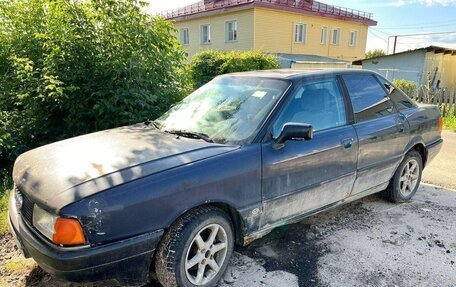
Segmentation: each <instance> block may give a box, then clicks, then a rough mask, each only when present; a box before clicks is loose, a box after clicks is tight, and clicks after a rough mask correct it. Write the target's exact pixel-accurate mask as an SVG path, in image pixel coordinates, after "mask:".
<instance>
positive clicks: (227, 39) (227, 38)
mask: <svg viewBox="0 0 456 287" xmlns="http://www.w3.org/2000/svg"><path fill="white" fill-rule="evenodd" d="M230 24H233V27H234V30H233V31H229V26H230ZM230 32H231V33H232V35H230ZM230 36H232V39H230ZM237 37H238V22H237V20H230V21H225V42H236V41H237Z"/></svg>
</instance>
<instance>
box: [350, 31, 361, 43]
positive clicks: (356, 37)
mask: <svg viewBox="0 0 456 287" xmlns="http://www.w3.org/2000/svg"><path fill="white" fill-rule="evenodd" d="M352 33H354V35H355V39H354V40H355V41H354V43H351V37H352ZM358 35H359V31H358V30H350V34H349V37H348V46H350V47H358Z"/></svg>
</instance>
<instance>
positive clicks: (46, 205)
mask: <svg viewBox="0 0 456 287" xmlns="http://www.w3.org/2000/svg"><path fill="white" fill-rule="evenodd" d="M441 128H442V121H441V118H440V114H439V111H438V109H437V108H436V107H435V106H432V105H417V104H415V103H414V102H413V101H412V100H411V99H410V98H409V97H407V95H405V94H404V93H403V92H402V91H400V90H399V89H397V88H396V87H394V86H393V85H392V84H391V83H390V82H388V81H387V80H385V79H384V78H383V77H381V76H379V75H377V74H375V73H373V72H370V71H357V70H333V71H266V72H249V73H239V74H229V75H224V76H220V77H217V78H215V79H214V80H212V81H211V82H209V83H208V84H206V85H205V86H203V87H201V88H200V89H198V90H197V91H195V92H194V93H192V94H191V95H190V96H188V97H187V98H185V99H184V100H183V101H182V102H180V103H179V104H177V105H176V106H174V107H172V108H171V109H170V110H169V111H168V112H166V113H165V114H164V115H163V116H162V117H160V118H159V119H157V120H156V121H154V122H145V123H141V124H136V125H133V126H127V127H120V128H116V129H112V130H106V131H101V132H97V133H93V134H88V135H84V136H80V137H76V138H72V139H68V140H64V141H60V142H57V143H54V144H50V145H46V146H43V147H40V148H37V149H34V150H32V151H29V152H27V153H24V154H23V155H21V156H20V157H18V159H17V161H16V163H15V166H14V172H13V178H14V183H15V187H14V193H13V194H12V196H11V199H10V205H9V222H10V227H11V230H12V232H13V233H14V234H15V238H16V239H17V242H18V246H19V247H20V248H21V250H23V253H24V255H25V256H26V257H33V258H34V259H35V260H36V262H37V263H38V264H39V265H40V266H41V267H42V268H43V269H44V270H46V271H48V272H49V273H51V274H53V275H55V276H57V277H60V278H64V279H67V280H70V281H97V280H117V282H118V283H119V284H124V285H141V284H144V283H146V282H147V281H148V280H149V276H150V274H151V273H155V274H156V277H157V278H158V280H159V281H160V282H161V283H162V284H163V285H164V286H214V285H216V284H217V282H218V281H219V280H220V278H221V276H222V275H223V273H224V271H225V270H226V268H227V265H228V262H229V258H230V256H231V254H232V252H233V246H234V245H235V244H239V245H246V244H249V243H250V242H251V241H252V240H255V239H257V238H259V237H262V236H264V235H265V234H267V233H268V232H270V231H271V230H272V229H273V228H275V227H277V226H280V225H283V224H288V223H291V222H296V221H299V220H301V219H303V218H304V217H306V216H309V215H312V214H315V213H318V212H321V211H323V210H326V209H328V208H332V207H335V206H338V205H340V204H343V203H346V202H350V201H353V200H356V199H359V198H361V197H364V196H367V195H370V194H373V193H376V192H382V193H383V194H384V196H385V197H386V198H388V199H389V200H391V201H393V202H405V201H407V200H410V199H411V198H412V196H413V195H414V194H415V192H416V191H417V189H418V186H419V183H420V179H421V173H422V170H423V168H424V167H425V166H426V164H428V163H429V161H430V160H431V159H432V158H433V157H434V156H435V155H436V154H437V153H438V151H439V149H440V147H441V144H442V139H441V136H440V132H441Z"/></svg>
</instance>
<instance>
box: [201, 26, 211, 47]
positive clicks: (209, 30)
mask: <svg viewBox="0 0 456 287" xmlns="http://www.w3.org/2000/svg"><path fill="white" fill-rule="evenodd" d="M204 26H207V27H208V28H209V29H208V36H207V39H208V42H203V27H204ZM199 27H200V45H210V44H211V34H212V31H211V24H210V23H207V24H200V25H199Z"/></svg>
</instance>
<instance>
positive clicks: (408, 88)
mask: <svg viewBox="0 0 456 287" xmlns="http://www.w3.org/2000/svg"><path fill="white" fill-rule="evenodd" d="M393 84H394V85H395V86H396V87H398V88H399V89H401V90H402V91H403V92H404V93H406V94H407V95H408V96H413V95H414V94H415V93H416V89H417V86H416V83H415V82H413V81H407V80H402V79H396V80H394V82H393Z"/></svg>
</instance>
